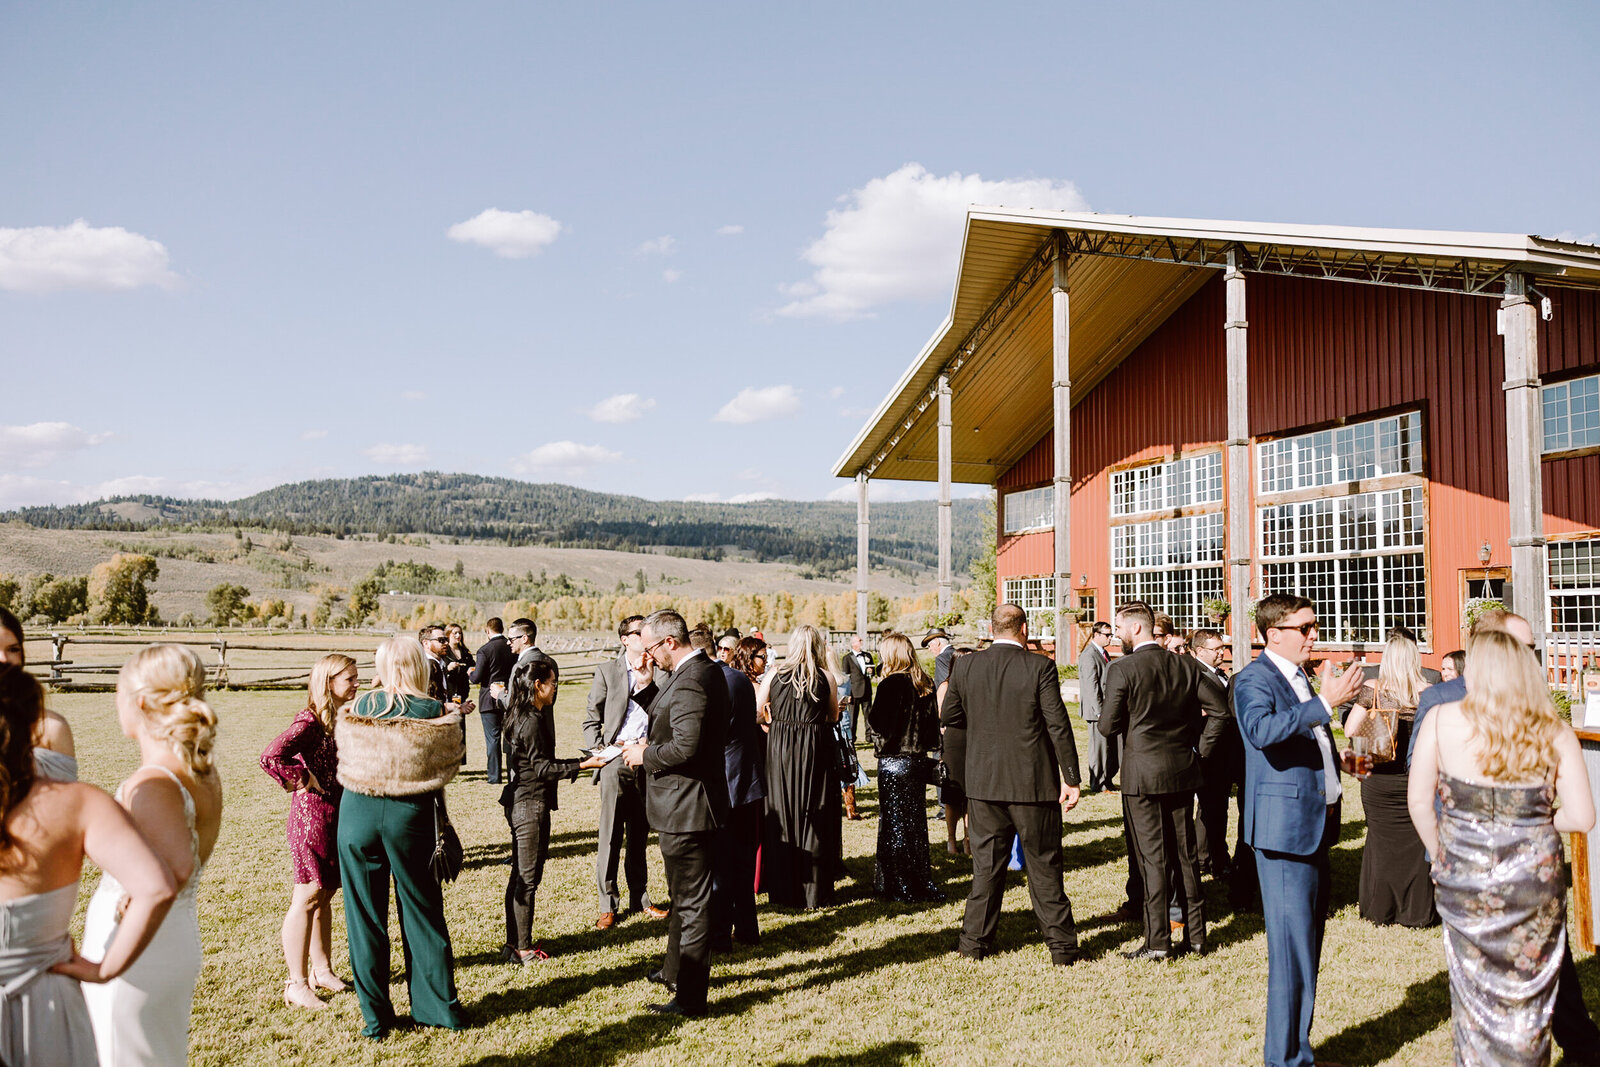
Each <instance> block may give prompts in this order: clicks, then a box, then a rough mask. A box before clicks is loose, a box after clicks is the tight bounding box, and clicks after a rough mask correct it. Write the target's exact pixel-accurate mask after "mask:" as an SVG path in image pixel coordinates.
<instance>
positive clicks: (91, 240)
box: [0, 219, 178, 293]
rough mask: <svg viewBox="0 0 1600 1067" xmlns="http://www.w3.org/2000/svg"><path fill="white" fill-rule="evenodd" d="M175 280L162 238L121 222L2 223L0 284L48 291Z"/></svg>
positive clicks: (21, 290) (168, 285)
mask: <svg viewBox="0 0 1600 1067" xmlns="http://www.w3.org/2000/svg"><path fill="white" fill-rule="evenodd" d="M177 284H178V276H177V275H176V274H174V273H173V272H172V271H170V270H168V269H167V250H166V248H165V247H164V246H163V245H162V244H161V242H160V241H153V240H151V239H150V238H148V237H145V236H143V235H142V234H137V233H133V232H132V231H130V230H125V229H123V228H122V227H121V226H90V225H89V224H88V223H87V222H85V221H84V220H83V219H77V220H75V221H74V222H73V223H72V225H70V226H26V227H23V228H21V229H11V228H7V227H3V226H0V289H10V290H13V291H15V292H19V293H50V292H55V291H57V290H60V289H137V288H139V287H140V286H141V285H155V286H160V287H161V288H163V289H171V288H173V287H174V286H176V285H177Z"/></svg>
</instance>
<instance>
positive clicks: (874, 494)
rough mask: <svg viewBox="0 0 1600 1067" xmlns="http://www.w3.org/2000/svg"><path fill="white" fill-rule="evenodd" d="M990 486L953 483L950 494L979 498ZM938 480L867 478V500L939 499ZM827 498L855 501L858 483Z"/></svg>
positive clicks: (849, 483)
mask: <svg viewBox="0 0 1600 1067" xmlns="http://www.w3.org/2000/svg"><path fill="white" fill-rule="evenodd" d="M988 492H989V487H988V486H984V485H952V486H951V487H950V495H951V497H952V498H953V499H956V500H967V499H977V498H979V497H983V496H986V495H987V494H988ZM938 498H939V483H938V482H885V481H879V480H878V479H875V478H873V479H868V480H867V500H868V501H869V502H871V503H882V504H893V503H899V502H901V501H906V500H937V499H938ZM823 499H825V500H844V501H848V502H850V503H852V504H853V503H855V499H856V483H855V482H846V483H845V484H844V485H841V486H840V487H839V488H837V489H834V490H832V491H830V492H829V493H828V495H827V496H826V497H824V498H823Z"/></svg>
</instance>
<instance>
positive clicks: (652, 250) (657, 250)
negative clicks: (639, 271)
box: [633, 233, 678, 256]
mask: <svg viewBox="0 0 1600 1067" xmlns="http://www.w3.org/2000/svg"><path fill="white" fill-rule="evenodd" d="M677 247H678V242H677V240H676V239H675V238H674V237H673V236H672V235H671V234H670V233H664V234H662V235H661V236H660V237H652V238H651V239H650V240H648V241H646V242H645V243H644V244H642V245H640V246H639V247H638V248H635V249H634V250H633V254H634V255H636V256H670V255H672V253H673V250H674V249H676V248H677Z"/></svg>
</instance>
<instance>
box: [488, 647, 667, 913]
mask: <svg viewBox="0 0 1600 1067" xmlns="http://www.w3.org/2000/svg"><path fill="white" fill-rule="evenodd" d="M513 629H515V627H513ZM643 629H644V617H643V616H641V615H630V616H629V617H628V618H626V619H623V620H622V622H621V624H619V625H618V626H617V636H618V637H620V638H622V655H620V656H618V657H617V658H616V659H614V660H612V661H611V662H610V663H602V664H600V666H599V667H597V668H595V672H594V685H593V686H591V687H590V689H589V705H588V709H587V710H586V711H585V712H584V716H583V737H584V743H585V744H587V745H588V746H589V747H590V748H591V749H593V750H594V751H595V752H599V751H600V750H601V749H603V748H605V747H606V746H607V745H623V744H628V743H630V742H634V741H642V740H644V738H645V737H646V735H647V734H648V733H649V728H650V717H649V709H650V702H651V701H652V700H654V699H655V696H656V688H657V687H656V682H655V670H654V665H653V664H652V663H651V662H650V657H649V656H646V655H645V654H644V638H643V637H641V636H640V634H641V633H642V632H643ZM594 782H595V785H596V786H597V787H598V788H599V789H600V852H599V855H598V856H597V857H596V860H595V880H596V881H597V882H598V883H599V886H600V917H599V918H598V919H596V920H595V922H594V925H595V929H597V930H609V929H611V928H612V927H613V926H615V925H616V924H617V912H618V911H620V910H621V909H620V908H619V907H618V905H619V904H620V903H621V901H620V898H619V895H618V890H617V864H618V862H619V860H621V858H622V849H623V844H624V842H626V844H627V849H628V858H627V865H626V866H625V867H624V870H623V874H624V877H625V878H626V879H627V882H628V910H629V911H642V912H644V913H645V914H646V915H648V916H650V917H651V918H652V919H664V918H666V916H667V914H668V913H667V910H666V909H665V908H658V907H656V906H655V905H654V904H652V903H650V894H649V892H647V891H646V884H647V882H648V879H649V872H648V869H647V867H646V864H645V850H646V848H647V847H648V843H647V839H648V838H649V836H650V824H649V822H648V821H646V819H645V812H644V786H643V783H642V782H641V781H640V780H639V772H638V771H637V770H635V769H634V768H632V767H629V766H628V765H627V764H626V762H625V761H623V760H621V759H614V760H612V761H611V762H610V763H607V764H606V765H605V766H604V767H601V768H600V769H599V770H598V771H596V772H595V774H594Z"/></svg>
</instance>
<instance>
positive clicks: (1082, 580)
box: [1078, 574, 1089, 585]
mask: <svg viewBox="0 0 1600 1067" xmlns="http://www.w3.org/2000/svg"><path fill="white" fill-rule="evenodd" d="M1078 584H1079V585H1088V584H1089V576H1088V575H1087V574H1080V575H1078Z"/></svg>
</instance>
